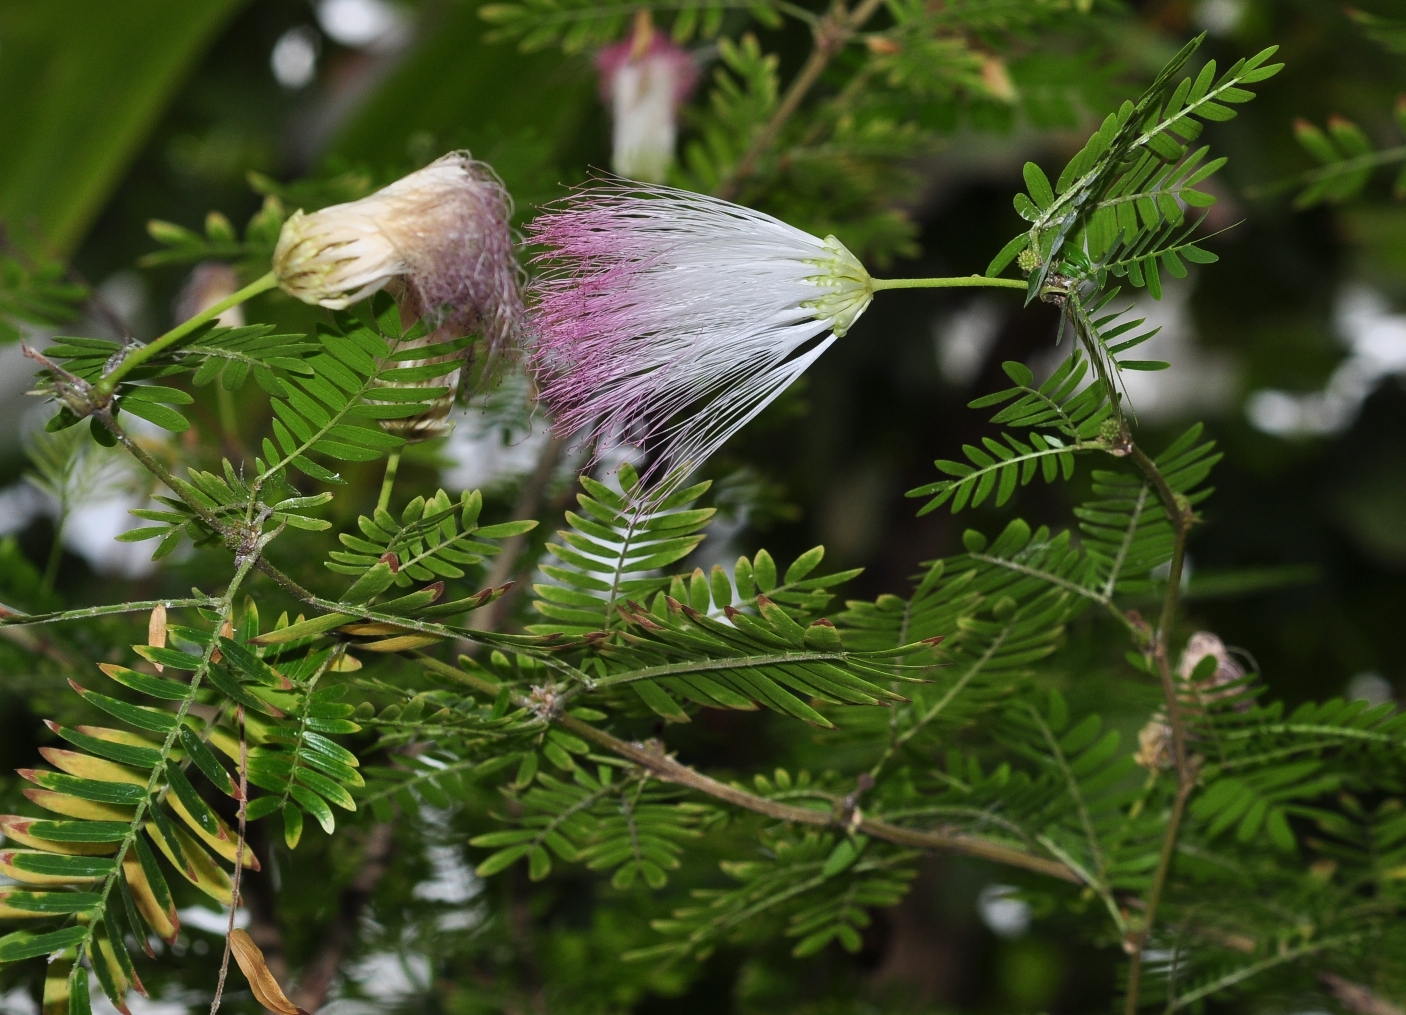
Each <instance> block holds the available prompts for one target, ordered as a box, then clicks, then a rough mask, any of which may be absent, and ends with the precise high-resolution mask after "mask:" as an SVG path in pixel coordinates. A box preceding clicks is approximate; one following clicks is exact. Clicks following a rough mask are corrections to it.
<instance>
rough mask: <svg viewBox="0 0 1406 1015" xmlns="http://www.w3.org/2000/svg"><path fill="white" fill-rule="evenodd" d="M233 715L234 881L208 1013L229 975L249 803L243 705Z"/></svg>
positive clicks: (214, 1008)
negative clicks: (236, 749)
mask: <svg viewBox="0 0 1406 1015" xmlns="http://www.w3.org/2000/svg"><path fill="white" fill-rule="evenodd" d="M235 716H236V718H237V721H238V722H239V838H238V840H237V841H236V843H235V848H234V882H233V887H232V888H231V889H230V899H229V927H228V929H227V930H226V931H225V953H224V956H223V957H222V958H221V959H220V979H219V981H218V982H217V983H216V984H215V999H214V1000H213V1001H212V1002H210V1015H215V1013H216V1012H218V1011H219V1010H220V999H221V998H223V997H224V993H225V977H226V976H228V975H229V951H230V937H231V936H232V935H233V934H234V914H235V912H236V911H237V910H238V908H239V905H240V898H239V876H240V874H242V873H243V872H244V829H245V824H246V821H245V818H246V813H247V812H246V807H247V806H248V803H249V741H248V739H247V737H246V736H245V732H244V706H243V705H236V706H235Z"/></svg>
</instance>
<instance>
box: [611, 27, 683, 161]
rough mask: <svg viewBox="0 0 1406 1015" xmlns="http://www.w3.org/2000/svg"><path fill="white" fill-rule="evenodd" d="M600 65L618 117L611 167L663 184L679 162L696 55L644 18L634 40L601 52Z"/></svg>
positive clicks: (614, 116) (615, 123) (613, 113)
mask: <svg viewBox="0 0 1406 1015" xmlns="http://www.w3.org/2000/svg"><path fill="white" fill-rule="evenodd" d="M596 68H597V69H598V70H599V71H600V75H601V98H602V99H603V100H604V101H605V102H606V103H607V104H609V105H610V109H611V115H612V117H613V120H614V132H613V137H612V142H613V145H612V148H613V153H612V158H611V165H612V167H613V168H614V170H615V171H616V172H617V173H619V174H620V175H621V176H624V177H628V178H629V179H632V180H640V181H642V182H645V183H662V182H663V181H664V178H665V176H666V175H667V173H668V171H669V166H670V164H671V163H672V162H673V161H674V145H675V142H676V141H677V138H678V123H677V119H678V117H677V113H678V107H679V104H680V103H682V102H683V101H684V100H685V99H687V98H688V96H689V94H690V93H691V92H692V91H693V87H694V85H695V84H697V82H698V66H697V64H695V63H694V61H693V57H691V56H689V54H688V53H687V52H685V51H684V50H682V49H680V48H679V47H678V46H675V45H674V44H673V43H672V42H670V41H669V40H668V39H666V38H664V36H662V35H660V34H659V33H657V32H655V31H654V30H653V29H652V28H651V27H650V26H649V22H648V20H646V19H641V20H640V21H639V22H637V23H636V26H635V32H634V37H633V38H631V39H628V40H626V41H625V42H621V43H617V44H616V45H614V46H610V47H608V48H606V49H603V50H601V51H600V53H599V54H597V56H596Z"/></svg>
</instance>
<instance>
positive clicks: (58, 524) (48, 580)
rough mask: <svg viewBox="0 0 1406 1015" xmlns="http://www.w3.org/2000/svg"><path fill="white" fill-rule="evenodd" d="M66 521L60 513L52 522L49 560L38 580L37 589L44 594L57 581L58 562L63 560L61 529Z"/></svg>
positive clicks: (52, 587)
mask: <svg viewBox="0 0 1406 1015" xmlns="http://www.w3.org/2000/svg"><path fill="white" fill-rule="evenodd" d="M67 521H68V518H67V516H66V515H65V514H63V513H60V514H59V517H58V520H57V521H55V522H54V540H53V542H52V543H51V544H50V546H49V560H48V563H46V564H45V565H44V577H43V578H42V579H40V582H39V591H40V593H41V594H42V595H45V596H47V595H48V594H49V593H50V592H52V591H54V582H56V581H58V577H59V563H60V562H61V561H62V560H63V529H64V525H65V524H66V523H67Z"/></svg>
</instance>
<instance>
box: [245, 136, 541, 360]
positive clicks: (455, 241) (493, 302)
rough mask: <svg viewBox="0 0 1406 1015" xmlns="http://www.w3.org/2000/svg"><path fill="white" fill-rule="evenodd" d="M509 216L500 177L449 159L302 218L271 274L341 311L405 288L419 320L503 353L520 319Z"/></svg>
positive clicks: (291, 290)
mask: <svg viewBox="0 0 1406 1015" xmlns="http://www.w3.org/2000/svg"><path fill="white" fill-rule="evenodd" d="M511 214H512V201H511V199H510V198H509V197H508V194H507V191H506V190H504V188H503V184H502V183H501V181H499V179H498V177H497V176H496V175H495V174H494V172H493V170H492V169H490V168H489V167H488V166H486V165H484V164H483V163H482V162H476V161H474V160H473V159H472V158H471V157H470V156H469V154H468V153H467V152H451V153H449V154H448V155H445V156H443V157H442V158H439V159H437V160H435V161H434V162H431V163H430V164H429V165H428V166H426V167H425V168H424V169H421V170H418V171H417V172H414V173H411V174H410V175H409V176H406V177H404V178H403V179H400V180H397V181H396V182H395V183H392V184H391V185H390V186H388V187H384V188H382V189H381V190H378V191H376V193H374V194H371V195H370V196H368V197H364V198H362V199H361V200H359V201H351V202H348V203H346V204H335V205H332V206H330V207H327V208H323V209H321V210H320V211H315V212H312V213H311V214H304V213H303V212H301V211H298V212H294V213H293V215H292V216H291V217H290V218H289V219H288V221H287V222H285V223H284V225H283V231H282V233H281V234H280V235H279V237H278V245H277V247H276V248H275V250H274V255H273V268H274V272H275V274H276V275H277V278H278V284H279V285H280V286H281V287H282V288H283V290H284V291H285V292H287V293H288V294H289V295H291V296H295V297H297V298H298V299H300V300H302V301H303V302H304V303H315V304H318V305H319V306H324V307H328V308H330V309H333V310H340V309H343V308H344V307H347V306H350V305H351V304H352V303H355V302H356V301H357V300H360V299H363V298H365V297H366V296H369V295H371V294H372V293H374V292H376V291H377V290H379V289H381V288H383V287H384V286H385V285H386V284H387V283H389V282H390V281H391V280H392V279H402V280H403V282H404V284H405V286H406V288H407V289H408V291H409V294H410V295H411V296H412V297H413V299H414V302H415V303H416V304H417V306H416V307H415V309H416V310H417V311H423V312H425V313H428V314H431V315H435V316H440V315H443V318H444V320H445V322H446V323H450V324H453V325H454V326H456V327H459V328H463V329H465V330H481V331H482V333H483V334H484V336H485V337H486V338H487V339H488V342H489V347H490V349H492V350H493V351H501V350H502V349H504V348H505V347H506V346H507V345H508V344H509V342H510V340H511V337H512V335H513V333H514V332H515V329H516V327H517V325H518V323H519V321H520V318H521V316H522V299H521V295H520V292H519V288H518V286H519V274H520V272H519V269H518V266H517V262H516V259H515V257H514V244H513V235H512V230H511V228H510V226H509V219H510V217H511Z"/></svg>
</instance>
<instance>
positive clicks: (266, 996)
mask: <svg viewBox="0 0 1406 1015" xmlns="http://www.w3.org/2000/svg"><path fill="white" fill-rule="evenodd" d="M229 950H230V952H231V953H232V954H233V955H234V961H235V962H238V963H239V968H240V970H241V971H243V973H244V978H245V979H246V980H248V981H249V987H250V988H251V989H252V990H253V991H254V998H255V999H256V1000H257V1001H258V1002H259V1003H260V1004H261V1005H263V1006H264V1007H265V1008H267V1009H268V1010H269V1011H271V1012H277V1013H278V1015H308V1012H307V1011H305V1010H304V1009H302V1008H299V1007H298V1006H297V1005H296V1004H294V1003H293V1002H292V1001H290V1000H288V997H287V995H285V994H284V993H283V988H282V987H280V986H279V985H278V981H277V980H275V979H274V978H273V974H272V973H270V972H269V967H268V963H267V962H265V961H264V953H263V952H262V951H260V950H259V946H258V945H256V944H255V943H254V939H253V938H251V937H250V936H249V934H248V933H247V932H246V931H242V930H233V931H230V935H229Z"/></svg>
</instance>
